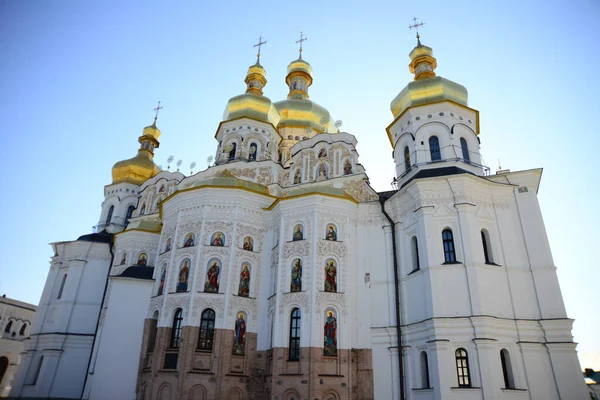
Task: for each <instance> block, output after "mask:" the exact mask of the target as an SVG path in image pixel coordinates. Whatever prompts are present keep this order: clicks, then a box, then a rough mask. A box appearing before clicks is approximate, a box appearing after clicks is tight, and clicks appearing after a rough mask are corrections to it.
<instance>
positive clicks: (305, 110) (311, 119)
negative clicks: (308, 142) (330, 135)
mask: <svg viewBox="0 0 600 400" xmlns="http://www.w3.org/2000/svg"><path fill="white" fill-rule="evenodd" d="M311 74H312V67H311V66H310V64H309V63H308V62H306V61H304V60H303V59H302V56H300V57H299V58H298V59H297V60H294V61H292V62H291V63H290V64H289V65H288V74H287V76H286V78H285V81H286V83H287V84H288V86H289V89H290V91H289V94H288V98H287V100H283V101H278V102H277V103H275V107H277V110H278V111H279V115H280V117H281V119H280V121H279V125H278V126H277V127H278V128H285V127H292V128H312V129H313V130H315V131H317V132H319V133H321V132H325V131H327V130H328V128H329V125H330V124H331V115H329V111H327V110H326V109H325V108H324V107H321V106H320V105H318V104H317V103H314V102H313V101H311V100H309V96H308V87H309V86H310V85H312V82H313V79H312V75H311Z"/></svg>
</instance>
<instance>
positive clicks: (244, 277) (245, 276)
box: [238, 263, 250, 297]
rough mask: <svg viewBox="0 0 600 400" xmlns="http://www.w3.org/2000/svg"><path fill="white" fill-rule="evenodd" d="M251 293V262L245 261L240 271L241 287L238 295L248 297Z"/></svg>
mask: <svg viewBox="0 0 600 400" xmlns="http://www.w3.org/2000/svg"><path fill="white" fill-rule="evenodd" d="M249 295H250V264H248V263H243V264H242V270H241V271H240V288H239V289H238V296H243V297H248V296H249Z"/></svg>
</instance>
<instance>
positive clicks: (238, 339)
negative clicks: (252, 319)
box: [233, 312, 246, 356]
mask: <svg viewBox="0 0 600 400" xmlns="http://www.w3.org/2000/svg"><path fill="white" fill-rule="evenodd" d="M233 354H234V355H236V356H243V355H244V354H246V319H245V315H244V313H243V312H240V313H238V315H237V319H236V320H235V329H234V335H233Z"/></svg>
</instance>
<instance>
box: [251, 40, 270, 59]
mask: <svg viewBox="0 0 600 400" xmlns="http://www.w3.org/2000/svg"><path fill="white" fill-rule="evenodd" d="M265 43H267V41H266V40H265V41H264V42H263V37H262V35H261V36H260V37H259V38H258V43H256V44H255V45H254V46H253V47H258V54H257V55H256V62H259V61H260V47H261V46H262V45H263V44H265Z"/></svg>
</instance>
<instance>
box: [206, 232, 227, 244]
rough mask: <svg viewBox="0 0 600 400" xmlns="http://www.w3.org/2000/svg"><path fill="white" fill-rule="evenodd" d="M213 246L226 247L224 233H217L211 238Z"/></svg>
mask: <svg viewBox="0 0 600 400" xmlns="http://www.w3.org/2000/svg"><path fill="white" fill-rule="evenodd" d="M210 245H211V246H225V235H223V232H215V233H213V235H212V236H211V238H210Z"/></svg>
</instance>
